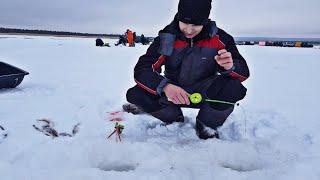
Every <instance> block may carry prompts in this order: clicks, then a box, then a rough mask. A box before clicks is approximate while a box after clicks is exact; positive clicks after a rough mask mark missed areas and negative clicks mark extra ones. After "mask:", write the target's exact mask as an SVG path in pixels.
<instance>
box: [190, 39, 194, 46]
mask: <svg viewBox="0 0 320 180" xmlns="http://www.w3.org/2000/svg"><path fill="white" fill-rule="evenodd" d="M190 47H193V39H192V38H191V40H190Z"/></svg>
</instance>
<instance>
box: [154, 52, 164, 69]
mask: <svg viewBox="0 0 320 180" xmlns="http://www.w3.org/2000/svg"><path fill="white" fill-rule="evenodd" d="M165 61H166V57H165V56H164V55H161V56H160V57H159V59H158V60H157V62H155V63H154V64H152V69H153V71H157V70H158V69H159V68H160V67H161V65H162V64H163V63H164V62H165Z"/></svg>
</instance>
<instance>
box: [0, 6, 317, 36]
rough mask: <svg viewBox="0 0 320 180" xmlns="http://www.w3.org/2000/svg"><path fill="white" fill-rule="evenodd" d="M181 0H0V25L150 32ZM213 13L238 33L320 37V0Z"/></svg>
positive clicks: (167, 18) (162, 23) (225, 8)
mask: <svg viewBox="0 0 320 180" xmlns="http://www.w3.org/2000/svg"><path fill="white" fill-rule="evenodd" d="M177 4H178V0H0V26H2V27H13V28H30V29H47V30H59V31H76V32H89V33H122V32H124V31H125V30H126V29H127V28H130V29H133V30H134V31H137V34H140V33H142V32H143V33H144V34H146V35H148V36H154V35H157V33H158V31H159V30H160V29H161V28H163V27H164V26H165V25H166V24H168V23H170V21H171V20H172V18H173V16H174V15H175V13H176V12H177ZM212 6H213V8H212V11H211V15H210V18H211V19H213V20H215V21H216V22H217V24H218V26H219V27H221V28H223V29H225V30H226V31H227V32H229V33H231V34H232V35H234V36H248V35H249V36H250V35H251V36H281V37H320V15H319V9H320V0H305V1H302V0H241V1H239V0H213V3H212Z"/></svg>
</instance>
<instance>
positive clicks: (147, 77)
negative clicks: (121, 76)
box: [134, 37, 169, 95]
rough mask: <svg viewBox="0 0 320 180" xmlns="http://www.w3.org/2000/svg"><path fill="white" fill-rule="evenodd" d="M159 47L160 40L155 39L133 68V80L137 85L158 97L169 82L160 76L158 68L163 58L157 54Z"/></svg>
mask: <svg viewBox="0 0 320 180" xmlns="http://www.w3.org/2000/svg"><path fill="white" fill-rule="evenodd" d="M159 46H160V40H159V37H157V38H155V39H154V41H153V43H152V44H151V45H150V47H149V48H148V50H147V52H146V54H144V55H143V56H141V57H140V58H139V60H138V63H137V64H136V66H135V68H134V79H135V82H136V83H137V85H138V86H139V87H141V88H142V89H144V90H146V91H147V92H149V93H151V94H154V95H160V94H161V93H162V89H163V87H164V86H165V85H166V84H167V83H168V81H169V80H168V79H166V78H165V77H163V76H162V75H160V72H161V71H160V70H161V69H160V66H161V65H162V63H163V62H164V60H165V56H163V55H161V54H159V53H158V49H159ZM156 66H157V67H156Z"/></svg>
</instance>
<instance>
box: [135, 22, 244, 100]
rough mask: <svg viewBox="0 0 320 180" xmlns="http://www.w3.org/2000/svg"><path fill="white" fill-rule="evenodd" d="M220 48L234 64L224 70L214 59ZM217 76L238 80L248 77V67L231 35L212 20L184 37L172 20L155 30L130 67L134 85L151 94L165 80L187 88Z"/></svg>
mask: <svg viewBox="0 0 320 180" xmlns="http://www.w3.org/2000/svg"><path fill="white" fill-rule="evenodd" d="M220 49H226V50H227V51H228V52H230V53H231V54H232V58H233V61H234V66H233V67H232V69H230V70H228V71H225V70H224V69H223V68H222V67H221V66H219V65H218V64H217V63H216V61H215V59H214V57H215V55H217V52H218V50H220ZM162 65H164V66H165V72H164V76H163V75H161V74H160V72H161V66H162ZM217 75H222V76H227V77H230V78H235V79H238V80H239V81H241V82H242V81H244V80H246V79H247V78H248V77H249V69H248V66H247V63H246V61H245V59H244V58H243V57H242V56H241V55H240V53H239V51H238V49H237V47H236V45H235V42H234V39H233V37H232V36H231V35H229V34H227V33H226V32H225V31H223V30H222V29H220V28H217V26H216V23H215V22H214V21H211V22H210V23H208V24H206V25H205V26H204V27H203V29H202V31H201V32H200V34H198V35H197V36H196V37H194V38H193V39H187V38H185V37H184V36H183V33H182V32H181V31H180V30H179V26H178V21H177V20H176V19H175V20H174V21H173V22H172V23H171V24H169V25H168V26H167V27H165V28H164V29H163V30H161V31H160V32H159V36H158V37H156V38H155V39H154V42H153V43H152V44H151V45H150V47H149V48H148V50H147V53H146V54H145V55H143V56H141V57H140V58H139V61H138V63H137V64H136V66H135V68H134V78H135V81H136V83H137V85H138V86H140V87H141V88H143V89H145V90H146V91H148V92H149V93H151V94H154V95H160V94H161V93H162V89H163V87H164V86H165V85H166V84H167V83H168V82H170V83H173V84H176V85H178V86H180V87H182V88H184V89H188V87H192V86H193V85H194V84H196V83H197V82H200V81H203V80H205V79H208V78H210V77H214V76H217ZM189 93H193V92H189Z"/></svg>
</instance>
